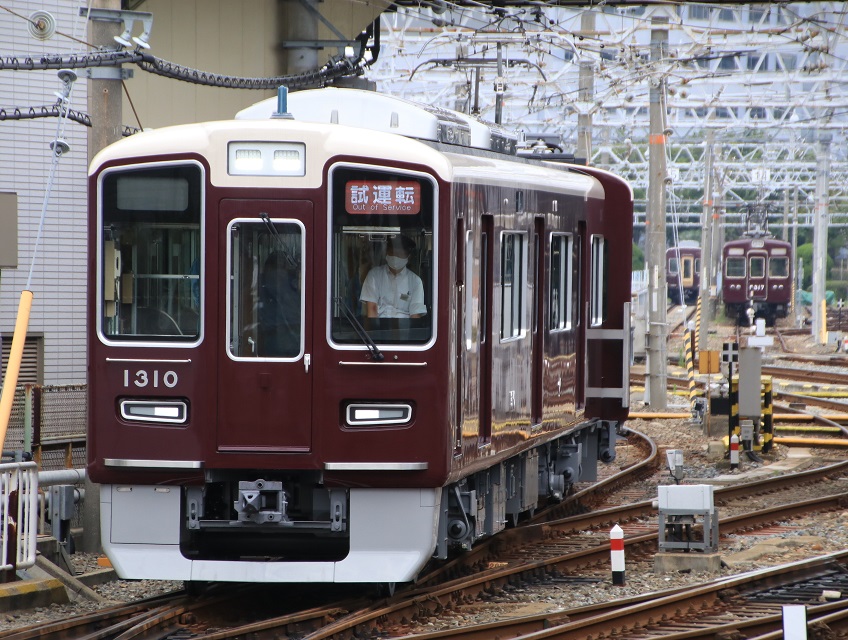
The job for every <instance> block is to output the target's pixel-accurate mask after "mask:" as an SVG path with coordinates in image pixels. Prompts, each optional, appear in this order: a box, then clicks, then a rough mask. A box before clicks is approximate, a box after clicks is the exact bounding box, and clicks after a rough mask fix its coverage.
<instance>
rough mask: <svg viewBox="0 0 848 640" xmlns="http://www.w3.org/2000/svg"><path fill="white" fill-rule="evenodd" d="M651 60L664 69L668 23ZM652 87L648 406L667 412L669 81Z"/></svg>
mask: <svg viewBox="0 0 848 640" xmlns="http://www.w3.org/2000/svg"><path fill="white" fill-rule="evenodd" d="M651 25H652V28H651V60H652V61H653V62H654V63H655V67H656V68H661V67H662V64H661V63H662V60H663V59H664V58H665V55H666V51H667V49H668V19H667V18H665V17H654V18H653V19H652V21H651ZM650 82H651V87H650V111H649V119H650V138H649V146H648V148H649V154H650V155H649V158H648V209H647V214H646V225H647V235H646V244H647V259H648V340H647V347H646V349H645V352H646V356H647V360H648V381H647V384H646V385H645V388H646V390H647V391H648V394H649V395H648V403H649V404H650V405H651V407H652V408H654V409H657V410H660V411H661V410H664V409H665V408H666V407H667V405H668V400H667V398H666V390H667V386H668V380H667V369H668V356H667V350H668V345H667V344H666V341H667V332H668V326H667V324H666V323H667V317H666V316H667V309H668V306H667V302H668V294H667V291H666V286H667V285H666V272H665V252H666V238H665V180H666V162H665V140H666V132H665V113H664V111H665V79H664V78H663V77H662V76H658V77H655V78H651V80H650Z"/></svg>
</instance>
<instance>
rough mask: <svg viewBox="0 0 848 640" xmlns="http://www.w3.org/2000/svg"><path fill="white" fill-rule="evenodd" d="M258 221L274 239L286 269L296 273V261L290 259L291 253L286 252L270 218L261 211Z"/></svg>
mask: <svg viewBox="0 0 848 640" xmlns="http://www.w3.org/2000/svg"><path fill="white" fill-rule="evenodd" d="M259 219H260V220H262V224H264V225H265V228H266V229H268V233H270V234H271V237H273V238H274V241H275V242H276V244H277V249H278V250H279V252H280V254H281V255H282V256H283V260H285V261H286V265H285V266H286V268H287V269H288V270H289V271H296V270H297V268H298V263H297V260H295V259H294V258H293V257H292V255H291V252H290V251H289V250H288V248H287V247H286V245H285V244H283V239H282V238H281V237H280V232H279V231H277V227H275V226H274V223H273V222H271V218H269V217H268V214H267V213H265V212H264V211H263V212H262V213H260V214H259Z"/></svg>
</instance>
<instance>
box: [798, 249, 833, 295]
mask: <svg viewBox="0 0 848 640" xmlns="http://www.w3.org/2000/svg"><path fill="white" fill-rule="evenodd" d="M795 254H796V258H795V264H796V266H797V263H798V261H799V260H800V261H801V264H803V265H804V281H803V282H802V283H801V287H802V288H804V289H809V288H810V287H811V286H812V284H813V244H812V243H811V242H807V243H806V244H802V245H800V246H798V248H797V249H796V250H795ZM831 269H833V258H832V257H831V256H829V255H828V256H827V264H826V265H825V277H827V274H828V273H830V271H831Z"/></svg>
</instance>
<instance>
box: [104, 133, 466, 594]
mask: <svg viewBox="0 0 848 640" xmlns="http://www.w3.org/2000/svg"><path fill="white" fill-rule="evenodd" d="M409 144H411V145H417V146H416V147H415V149H410V148H406V147H404V143H403V142H398V139H397V137H396V136H389V135H384V134H379V133H375V134H373V135H370V136H369V138H368V140H367V146H365V147H363V146H362V137H361V134H360V135H359V136H358V137H357V136H356V135H354V134H351V133H350V130H346V129H345V128H343V127H335V128H331V127H327V126H321V125H309V124H303V123H300V124H298V123H292V122H291V121H288V122H287V121H280V120H277V121H274V120H266V121H263V122H250V121H247V122H239V121H236V122H229V123H207V124H205V125H187V126H185V127H174V128H170V129H163V130H160V131H153V132H146V133H143V134H140V135H138V136H134V137H133V138H130V139H127V140H125V141H122V142H119V143H117V144H115V145H112V146H111V147H109V148H107V149H106V150H104V151H103V152H101V154H99V155H98V156H97V158H95V160H94V162H93V164H92V169H91V176H90V189H89V193H90V194H91V195H90V211H91V212H92V215H91V220H90V227H89V232H90V233H89V238H90V239H89V250H90V287H89V289H90V291H91V295H90V302H89V305H88V312H89V318H90V322H89V324H90V326H91V332H90V335H89V393H90V403H89V439H88V447H89V448H88V471H89V474H90V477H91V479H92V480H93V481H94V482H97V483H100V484H101V492H100V506H101V523H102V524H101V536H102V545H103V548H104V550H105V551H106V553H107V555H108V556H109V558H110V559H111V561H112V563H113V565H114V566H115V568H116V570H117V572H118V574H119V575H121V576H122V577H126V578H133V579H142V578H149V579H173V580H186V581H257V582H379V583H395V582H403V581H408V580H411V579H413V578H414V577H415V575H416V574H417V573H418V571H419V570H420V568H421V566H422V565H423V564H424V563H425V562H426V561H427V559H428V558H429V557H430V556H431V555H432V552H433V549H434V546H435V541H436V535H437V523H438V516H439V510H440V500H441V489H440V486H441V485H442V483H443V482H444V480H445V478H446V474H447V467H448V461H449V460H448V458H449V454H448V453H447V452H449V451H450V448H449V446H448V444H447V439H448V434H447V430H446V429H439V428H435V429H434V428H433V425H446V424H447V423H448V420H447V412H448V402H449V400H448V399H449V397H450V396H451V394H449V393H447V390H446V389H447V388H446V387H445V385H446V384H447V382H446V381H447V379H448V376H445V375H442V374H440V371H441V369H444V368H446V366H447V362H446V358H445V357H444V356H443V355H440V354H441V353H442V350H443V346H442V342H443V341H445V340H446V338H444V337H443V336H440V335H438V332H437V330H436V328H437V327H438V326H439V322H440V321H438V317H439V314H440V313H442V314H445V313H446V310H445V309H444V308H443V309H442V310H441V312H440V310H439V306H438V305H437V303H436V294H437V291H438V290H439V289H438V287H437V280H438V277H439V274H438V273H437V269H436V265H437V264H438V247H439V240H438V234H439V228H438V227H439V225H438V223H437V219H436V213H435V212H436V211H437V210H438V206H437V201H438V198H439V192H440V190H439V188H438V185H439V181H438V178H437V177H436V175H435V173H436V171H435V170H432V169H428V163H427V161H428V158H427V155H426V154H427V153H429V152H428V151H426V149H424V148H419V147H421V145H419V144H418V143H415V142H410V143H409ZM355 150H363V151H364V152H365V153H367V154H368V156H367V157H365V158H363V157H362V156H358V157H357V156H356V153H355ZM422 153H423V154H424V157H423V159H422V156H421V154H422ZM432 155H433V158H430V159H429V160H433V161H434V162H438V158H437V156H436V154H435V153H434V152H432ZM413 156H415V157H417V158H418V164H416V165H413V164H411V163H410V161H409V158H410V157H413ZM429 166H432V162H430V163H429ZM428 171H429V173H428ZM444 226H445V228H446V229H449V226H448V225H444ZM390 268H391V269H393V271H392V274H393V275H392V276H391V277H389V275H387V272H386V270H387V269H390ZM372 271H374V273H375V275H372V273H371V272H372ZM398 274H401V275H402V276H403V282H401V281H400V280H401V278H400V276H399V275H398ZM381 279H382V280H391V281H392V282H393V283H394V284H395V285H396V287H395V288H396V289H398V290H397V291H394V292H390V293H385V292H383V293H378V294H376V297H374V298H372V297H369V292H370V293H373V291H372V290H374V289H377V288H379V286H380V285H382V284H384V283H383V282H382V280H381ZM401 285H402V286H401ZM372 301H373V306H372V304H369V303H370V302H372ZM445 333H447V332H445Z"/></svg>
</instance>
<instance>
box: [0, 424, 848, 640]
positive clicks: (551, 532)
mask: <svg viewBox="0 0 848 640" xmlns="http://www.w3.org/2000/svg"><path fill="white" fill-rule="evenodd" d="M628 439H629V440H633V441H634V443H638V442H639V441H640V440H642V439H641V438H635V439H634V438H633V437H632V436H628ZM639 446H642V445H639ZM651 453H652V455H655V454H656V450H655V448H652V449H651ZM651 457H652V456H647V457H645V458H644V459H643V460H642V462H640V464H639V465H636V464H633V465H628V469H626V470H623V472H622V473H624V472H625V471H626V472H628V473H624V475H622V474H619V473H616V474H612V475H611V476H610V477H609V478H606V479H605V481H606V485H607V487H609V486H612V485H614V484H615V483H616V482H620V481H622V479H623V478H626V477H628V476H630V477H632V475H631V474H640V473H644V472H645V470H646V469H647V468H650V464H651V463H650V462H649V460H650V458H651ZM642 463H644V464H642ZM846 472H848V462H844V463H839V464H835V465H829V466H828V467H826V468H822V469H816V470H812V471H807V472H804V473H802V474H787V475H786V476H780V477H776V478H769V479H767V480H760V481H758V482H757V483H749V484H746V485H744V486H743V485H739V486H731V487H724V488H720V489H717V490H716V497H717V500H718V503H719V505H730V504H731V502H733V501H734V500H736V501H739V502H744V501H750V499H751V496H752V495H760V494H767V493H773V492H775V491H789V490H790V489H791V488H797V487H798V486H800V485H802V484H810V483H814V482H816V481H817V480H818V479H821V478H823V477H833V476H834V475H842V474H845V473H846ZM578 496H580V498H579V499H578ZM569 498H572V500H571V502H574V503H575V504H574V505H573V506H572V507H571V509H572V510H577V511H580V510H585V509H587V506H586V504H585V503H583V500H587V501H589V502H596V503H598V504H600V503H601V502H602V498H600V497H598V496H597V495H595V494H594V492H592V491H589V490H588V489H585V490H582V491H579V492H575V494H574V495H573V496H569ZM846 500H848V496H846V495H845V494H842V493H837V494H833V495H829V496H821V497H819V498H816V499H813V500H806V501H800V502H792V503H789V504H786V505H784V506H783V507H781V508H780V509H777V510H772V511H769V510H765V509H757V510H756V511H753V512H750V513H739V514H735V515H732V516H727V517H725V518H722V519H721V528H722V533H723V534H727V533H729V532H731V531H737V530H750V529H752V528H757V527H762V526H766V524H768V523H770V522H774V521H775V520H776V519H781V520H782V519H785V518H790V517H792V516H793V515H794V514H800V513H810V512H813V511H821V510H830V509H841V508H844V506H845V504H846ZM564 502H565V501H564ZM722 508H723V509H724V508H727V507H725V506H722ZM552 514H553V512H552V511H550V512H547V511H546V512H545V514H544V515H542V514H539V516H540V518H539V519H540V522H537V523H535V524H528V525H526V526H523V527H516V528H514V529H510V530H507V531H506V532H505V533H506V534H507V535H505V536H503V537H501V536H498V537H496V538H493V539H492V541H491V542H490V544H489V545H487V547H488V549H486V550H485V551H476V550H475V553H476V555H475V554H466V555H464V556H462V559H463V560H464V561H465V562H456V563H455V564H454V565H453V566H452V567H450V568H448V569H447V570H445V571H441V572H438V573H437V572H432V573H431V574H429V575H427V576H424V577H422V580H421V581H419V583H418V584H417V585H414V586H411V587H409V588H406V589H404V590H402V591H399V592H398V593H397V594H395V595H394V596H393V597H391V598H387V599H382V600H378V601H376V602H372V601H368V600H367V599H364V598H362V599H357V598H355V597H353V596H349V597H347V598H343V599H336V600H333V601H332V602H331V603H329V604H327V603H326V600H327V598H326V597H325V598H324V600H325V604H317V603H318V601H319V600H320V598H319V597H318V596H317V595H316V594H312V595H314V596H315V599H314V601H313V602H312V603H311V605H310V602H309V598H307V597H306V596H307V595H309V594H305V593H302V594H300V596H299V598H297V599H296V598H293V594H292V591H291V590H289V591H288V592H286V591H285V590H269V589H268V585H264V586H262V587H245V588H242V589H241V590H240V591H239V590H229V589H228V590H225V592H223V593H218V594H216V593H215V592H214V591H212V592H210V593H208V594H205V595H204V596H202V597H198V598H189V597H187V596H186V595H185V594H182V595H177V596H173V597H171V598H158V599H154V600H151V601H150V602H149V603H136V604H135V605H133V606H132V607H122V608H115V609H113V610H108V611H103V612H99V613H98V614H97V615H96V616H91V617H89V618H90V619H86V620H79V621H66V622H63V623H61V624H57V625H46V626H40V627H33V628H29V629H23V630H19V631H16V632H13V633H6V634H0V638H3V639H4V640H6V639H12V640H25V639H29V638H48V639H53V638H55V639H57V640H58V639H59V638H62V639H66V638H67V639H71V638H86V639H87V640H101V639H102V640H110V639H120V640H148V639H152V638H157V639H162V640H164V639H169V640H170V639H173V640H224V639H225V638H235V637H242V638H251V639H255V640H264V639H265V638H269V639H270V638H277V639H282V638H295V637H296V638H304V639H309V640H318V639H321V638H351V637H357V638H358V637H370V636H374V635H375V634H388V635H391V636H397V635H399V634H402V633H408V632H409V631H410V630H412V629H413V628H418V627H419V625H420V624H421V623H422V622H424V621H426V620H428V619H433V618H436V617H439V616H441V615H442V614H444V613H446V612H449V611H450V610H451V609H454V608H458V607H462V606H463V605H464V604H467V603H469V602H476V601H479V600H480V599H486V598H490V597H492V596H493V595H494V594H498V593H502V592H504V591H505V590H506V591H508V590H512V589H521V588H525V586H526V585H532V584H534V583H539V582H547V583H551V582H554V583H556V582H559V583H561V584H568V583H569V582H575V581H579V580H598V574H599V571H603V569H599V567H604V566H605V565H606V563H608V559H609V544H608V536H607V535H606V533H607V532H608V527H609V523H611V522H621V523H622V527H623V529H624V530H625V534H626V537H625V545H626V548H627V549H628V553H631V554H634V555H635V557H638V556H639V555H640V554H641V555H649V554H651V553H653V551H654V550H655V549H656V543H657V535H658V534H657V533H656V532H655V531H652V532H646V531H647V530H648V529H650V526H649V525H646V524H645V520H649V519H653V520H655V511H654V510H653V507H652V505H651V503H650V501H643V502H641V503H638V504H630V505H624V506H615V507H611V508H607V509H597V510H594V511H591V512H587V513H581V514H578V515H570V516H567V517H564V518H559V519H553V520H546V518H550V517H553V516H552ZM653 529H656V525H654V526H653ZM587 532H590V533H587ZM218 586H220V585H218ZM301 590H303V589H301ZM303 591H305V590H303ZM316 591H317V590H316ZM270 592H273V593H274V594H275V595H274V596H273V597H271V599H273V598H278V599H279V598H280V594H284V593H287V594H288V597H289V598H292V600H291V601H290V602H285V601H284V600H280V601H279V602H278V603H277V606H276V607H274V606H271V605H269V604H268V603H267V600H268V598H269V593H270ZM669 597H670V596H669ZM681 597H682V596H681ZM283 602H285V604H282V603H283ZM616 604H617V607H618V608H619V609H620V608H621V606H622V603H621V602H617V603H616ZM632 606H634V607H636V606H637V604H635V602H634V604H633V605H632ZM638 606H647V601H645V603H643V604H642V605H638ZM280 609H287V610H286V611H280ZM594 612H595V613H594V614H593V615H594V616H595V617H597V616H599V615H604V614H602V613H599V609H594ZM589 613H590V612H589V611H588V610H587V611H585V612H584V613H581V614H580V615H587V616H588V615H589ZM607 615H610V614H607ZM243 618H247V619H248V620H247V621H244V620H241V619H243ZM586 619H587V620H590V619H591V618H590V617H589V618H586ZM568 620H569V624H573V623H574V621H575V618H574V614H571V616H569V618H568ZM546 624H552V622H551V620H548V621H547V622H546ZM586 624H588V622H587V623H586ZM563 630H567V626H566V627H564V628H563ZM490 631H491V630H490ZM461 632H462V630H458V631H456V632H451V633H461ZM421 637H427V636H421ZM440 637H465V636H461V635H456V636H452V635H446V636H440ZM468 637H475V636H468ZM476 637H488V638H492V637H495V635H489V636H476ZM551 637H578V636H551ZM580 637H585V636H580Z"/></svg>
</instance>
